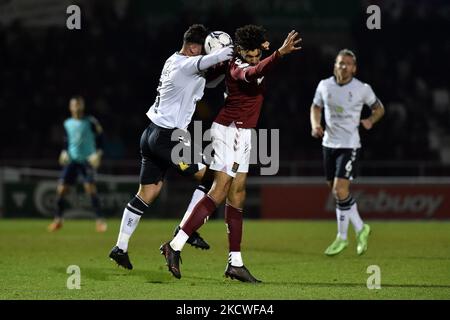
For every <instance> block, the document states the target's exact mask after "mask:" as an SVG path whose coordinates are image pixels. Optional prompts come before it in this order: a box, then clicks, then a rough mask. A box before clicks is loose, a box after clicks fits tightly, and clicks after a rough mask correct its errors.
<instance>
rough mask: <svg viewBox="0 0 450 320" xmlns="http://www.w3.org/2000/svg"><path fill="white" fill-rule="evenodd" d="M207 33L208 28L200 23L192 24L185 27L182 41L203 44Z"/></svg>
mask: <svg viewBox="0 0 450 320" xmlns="http://www.w3.org/2000/svg"><path fill="white" fill-rule="evenodd" d="M207 35H208V30H207V29H206V27H205V26H204V25H202V24H193V25H192V26H190V27H189V29H187V31H186V32H185V33H184V36H183V42H184V43H188V42H190V43H197V44H201V45H203V43H204V42H205V38H206V36H207Z"/></svg>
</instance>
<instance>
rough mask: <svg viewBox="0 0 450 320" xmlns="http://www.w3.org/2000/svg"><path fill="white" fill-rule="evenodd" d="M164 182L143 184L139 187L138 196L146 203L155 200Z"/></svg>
mask: <svg viewBox="0 0 450 320" xmlns="http://www.w3.org/2000/svg"><path fill="white" fill-rule="evenodd" d="M161 187H162V182H159V183H158V184H149V185H145V186H144V185H141V186H140V187H139V191H138V193H137V194H138V196H139V197H140V198H141V199H142V200H144V201H145V202H146V203H151V202H153V200H155V199H156V198H157V197H158V196H159V193H160V192H161Z"/></svg>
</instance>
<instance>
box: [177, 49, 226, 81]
mask: <svg viewBox="0 0 450 320" xmlns="http://www.w3.org/2000/svg"><path fill="white" fill-rule="evenodd" d="M232 55H233V48H232V47H224V48H221V49H219V50H216V51H214V52H211V53H210V54H208V55H205V56H195V57H189V59H186V61H184V62H183V63H182V65H181V69H182V71H183V72H184V73H185V74H187V75H191V74H195V73H199V72H201V71H203V70H206V69H208V68H209V67H212V66H213V65H215V64H218V63H220V62H223V61H227V60H230V59H231V58H232Z"/></svg>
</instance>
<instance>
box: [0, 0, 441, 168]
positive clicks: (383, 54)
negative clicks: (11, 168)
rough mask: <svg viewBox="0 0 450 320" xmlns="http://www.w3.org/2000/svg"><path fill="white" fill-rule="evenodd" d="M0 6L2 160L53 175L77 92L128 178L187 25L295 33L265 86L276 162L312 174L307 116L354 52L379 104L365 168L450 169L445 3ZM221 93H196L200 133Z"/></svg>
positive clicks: (28, 1) (288, 0)
mask: <svg viewBox="0 0 450 320" xmlns="http://www.w3.org/2000/svg"><path fill="white" fill-rule="evenodd" d="M70 4H78V5H79V6H80V8H81V30H68V29H67V28H66V19H67V17H68V16H69V15H68V14H67V13H66V10H65V9H66V7H67V6H68V5H70ZM370 4H376V5H378V6H379V7H380V8H381V29H380V30H369V29H368V28H367V26H366V20H367V18H368V17H369V14H368V13H366V8H367V7H368V6H369V5H370ZM0 7H1V14H0V70H1V77H0V79H1V80H0V81H1V85H0V112H1V116H0V119H1V120H0V128H1V129H0V130H1V135H0V141H1V150H0V159H1V164H0V165H14V164H16V163H17V164H24V165H29V166H41V167H49V168H51V167H57V161H56V159H57V157H58V154H59V152H60V150H61V147H62V130H63V128H62V122H63V120H64V119H65V118H67V117H68V116H69V112H68V101H69V99H70V97H71V96H72V95H75V94H81V95H82V96H84V97H85V99H86V107H87V110H86V111H87V113H89V114H92V115H94V116H95V117H97V118H98V119H99V121H100V123H101V124H102V125H103V127H104V130H105V138H106V139H105V143H106V146H105V163H108V161H109V162H110V163H113V162H114V161H132V163H133V164H134V167H131V168H130V169H129V172H128V173H132V174H137V173H138V170H139V167H138V161H139V137H140V134H141V132H142V130H143V129H144V128H145V127H146V126H147V124H148V119H147V117H146V115H145V113H146V111H147V110H148V108H149V107H150V106H151V104H152V103H153V101H154V99H155V95H156V87H157V84H158V80H159V75H160V72H161V69H162V66H163V64H164V61H165V60H166V59H167V58H168V57H169V56H170V55H171V54H172V53H173V52H175V51H177V50H179V49H180V48H181V45H182V35H183V33H184V31H185V30H186V29H187V27H188V26H189V25H191V24H193V23H203V24H205V25H206V26H207V27H208V28H209V29H210V30H223V31H226V32H228V33H229V34H230V35H232V36H233V35H234V31H235V29H236V28H237V27H240V26H243V25H245V24H250V23H254V24H260V25H263V26H264V27H265V28H266V29H267V31H268V37H269V40H270V42H271V50H275V49H277V48H278V47H279V46H280V45H281V44H282V41H283V39H284V37H285V36H286V34H287V33H288V32H289V31H290V30H291V29H296V30H298V31H299V32H300V34H301V35H302V38H303V45H302V47H303V50H302V51H300V52H298V53H295V54H293V55H291V56H288V57H286V59H284V61H282V62H281V63H280V64H279V65H278V67H277V68H276V69H275V70H274V72H273V74H271V76H270V77H268V78H267V80H268V90H267V94H266V100H265V103H264V106H263V111H262V114H261V118H260V123H259V126H260V127H261V128H278V129H280V156H281V159H280V160H281V162H282V164H285V163H288V164H293V163H300V164H307V163H317V164H318V167H319V166H320V161H321V147H320V142H319V141H318V140H315V139H313V138H312V137H311V135H310V124H309V108H310V105H311V102H312V98H313V95H314V91H315V89H316V86H317V84H318V82H319V81H320V80H321V79H323V78H327V77H329V76H331V75H332V69H333V62H334V57H335V55H336V53H337V52H338V51H339V50H340V49H342V48H349V49H352V50H354V52H355V53H356V55H357V57H358V74H357V78H359V79H360V80H362V81H364V82H367V83H369V84H370V85H371V86H372V88H373V89H374V91H375V93H376V94H377V96H378V97H379V98H380V100H381V101H382V102H383V103H384V105H385V107H386V115H385V117H384V119H383V120H382V121H381V122H380V123H379V124H377V125H376V127H374V129H373V130H372V131H370V132H364V131H363V129H361V135H362V142H363V152H362V160H363V162H367V163H391V164H394V166H393V167H394V168H395V167H397V168H398V167H402V166H405V165H406V164H407V163H416V162H417V163H419V162H420V163H422V164H426V163H430V164H433V168H434V171H432V172H425V174H440V173H441V172H443V171H439V170H441V169H439V168H444V167H445V166H448V164H449V163H450V91H449V90H450V81H449V80H448V73H449V71H450V60H449V58H448V57H449V56H450V38H449V36H448V30H450V3H449V2H448V1H436V0H428V1H425V0H422V1H418V0H409V1H359V0H348V1H347V0H346V1H332V0H324V1H312V0H305V1H302V0H297V1H293V0H285V1H280V0H258V1H253V2H251V1H238V0H226V1H225V0H223V1H206V0H193V1H187V0H184V1H183V0H178V1H158V2H154V1H145V0H134V1H122V0H117V1H109V0H108V1H73V2H72V1H63V0H42V1H39V5H38V4H37V3H35V2H34V1H32V0H22V1H19V0H16V1H8V0H6V1H5V0H3V1H0ZM222 95H223V86H221V87H219V88H217V89H214V90H207V91H206V92H205V98H204V100H203V101H202V102H200V103H199V106H198V108H197V111H196V114H195V115H194V120H203V121H205V123H204V128H206V127H207V125H208V123H210V122H211V121H212V120H213V119H214V117H215V115H216V114H217V112H218V110H219V108H220V107H221V102H222ZM367 115H368V109H367V108H365V109H364V110H363V117H365V116H367ZM299 167H300V169H299V170H300V171H298V170H297V169H296V171H295V172H296V173H300V174H307V172H305V171H302V170H306V171H307V170H308V166H307V165H304V166H302V165H299ZM290 168H291V169H292V167H290ZM104 170H108V169H104ZM110 170H113V169H110ZM283 170H284V169H282V171H281V172H280V173H281V174H286V175H288V174H290V173H291V171H289V170H287V169H286V170H287V171H283ZM318 173H319V174H320V172H318ZM397 173H398V172H397ZM377 174H381V173H380V172H379V171H377ZM383 174H393V175H395V174H396V172H395V171H391V172H390V171H388V170H387V171H385V172H383Z"/></svg>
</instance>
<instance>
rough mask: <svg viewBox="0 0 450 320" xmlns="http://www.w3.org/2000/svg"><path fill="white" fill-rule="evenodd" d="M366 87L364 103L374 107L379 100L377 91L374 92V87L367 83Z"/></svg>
mask: <svg viewBox="0 0 450 320" xmlns="http://www.w3.org/2000/svg"><path fill="white" fill-rule="evenodd" d="M364 89H365V90H364V91H365V92H364V104H366V105H368V106H369V107H372V106H373V105H374V104H375V102H377V100H378V99H377V96H376V95H375V92H373V90H372V87H371V86H370V85H369V84H367V83H365V84H364Z"/></svg>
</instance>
